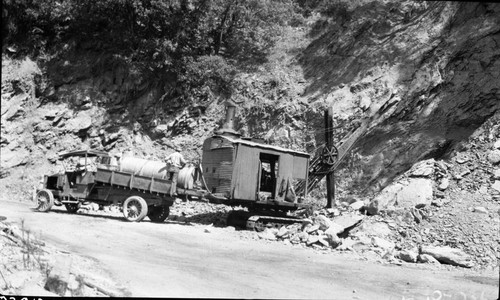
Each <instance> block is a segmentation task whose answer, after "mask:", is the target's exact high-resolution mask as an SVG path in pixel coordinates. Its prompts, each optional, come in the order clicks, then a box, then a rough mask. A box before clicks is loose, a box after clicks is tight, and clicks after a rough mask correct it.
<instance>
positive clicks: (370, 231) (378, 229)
mask: <svg viewBox="0 0 500 300" xmlns="http://www.w3.org/2000/svg"><path fill="white" fill-rule="evenodd" d="M356 231H357V234H359V233H363V234H366V235H369V236H378V237H387V236H389V235H390V234H391V233H392V231H391V229H390V228H389V225H387V223H385V222H374V223H371V222H369V223H366V222H363V223H362V224H361V225H360V226H359V227H357V228H356Z"/></svg>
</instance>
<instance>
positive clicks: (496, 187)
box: [491, 180, 500, 192]
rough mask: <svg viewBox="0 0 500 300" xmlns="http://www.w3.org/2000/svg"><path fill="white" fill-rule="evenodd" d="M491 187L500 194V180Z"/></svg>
mask: <svg viewBox="0 0 500 300" xmlns="http://www.w3.org/2000/svg"><path fill="white" fill-rule="evenodd" d="M491 187H492V188H493V189H495V190H497V191H499V192H500V180H495V183H493V184H492V185H491Z"/></svg>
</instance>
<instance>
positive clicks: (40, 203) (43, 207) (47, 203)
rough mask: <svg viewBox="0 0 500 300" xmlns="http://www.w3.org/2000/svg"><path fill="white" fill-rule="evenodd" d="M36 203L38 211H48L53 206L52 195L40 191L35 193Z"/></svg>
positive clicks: (49, 192)
mask: <svg viewBox="0 0 500 300" xmlns="http://www.w3.org/2000/svg"><path fill="white" fill-rule="evenodd" d="M36 202H37V207H36V209H37V210H38V211H48V210H50V208H51V207H52V205H54V195H53V194H52V192H51V191H49V190H46V189H43V190H40V191H38V193H36Z"/></svg>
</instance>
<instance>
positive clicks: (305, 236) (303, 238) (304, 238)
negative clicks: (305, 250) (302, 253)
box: [298, 231, 309, 242]
mask: <svg viewBox="0 0 500 300" xmlns="http://www.w3.org/2000/svg"><path fill="white" fill-rule="evenodd" d="M298 237H299V240H300V241H301V242H305V241H307V240H308V239H309V234H307V232H304V231H301V232H300V233H299V234H298Z"/></svg>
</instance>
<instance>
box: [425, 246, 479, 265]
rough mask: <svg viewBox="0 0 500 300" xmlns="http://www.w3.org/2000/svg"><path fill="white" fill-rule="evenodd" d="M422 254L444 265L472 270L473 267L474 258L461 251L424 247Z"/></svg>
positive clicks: (443, 247) (444, 247)
mask: <svg viewBox="0 0 500 300" xmlns="http://www.w3.org/2000/svg"><path fill="white" fill-rule="evenodd" d="M420 254H429V255H430V256H432V257H434V258H435V259H436V260H437V261H439V262H440V263H444V264H450V265H454V266H460V267H466V268H471V267H472V266H473V263H472V257H471V256H470V255H468V254H467V253H465V252H464V251H462V250H460V249H455V248H451V247H448V246H442V247H437V246H436V247H435V246H422V247H421V249H420Z"/></svg>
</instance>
